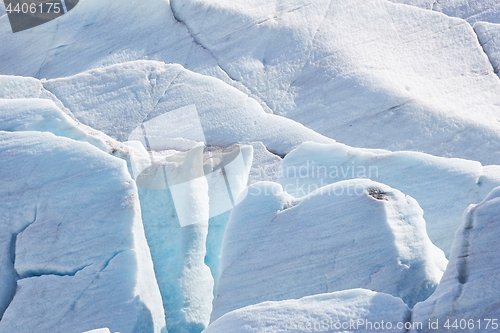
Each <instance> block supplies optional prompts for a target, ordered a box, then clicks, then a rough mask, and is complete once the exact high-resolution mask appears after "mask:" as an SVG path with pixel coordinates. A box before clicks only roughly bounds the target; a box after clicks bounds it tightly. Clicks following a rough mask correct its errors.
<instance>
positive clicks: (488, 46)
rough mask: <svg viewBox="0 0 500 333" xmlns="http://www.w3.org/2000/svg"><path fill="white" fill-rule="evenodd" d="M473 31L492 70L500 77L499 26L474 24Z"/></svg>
mask: <svg viewBox="0 0 500 333" xmlns="http://www.w3.org/2000/svg"><path fill="white" fill-rule="evenodd" d="M499 16H500V9H499ZM499 23H500V22H499ZM474 31H475V32H476V34H477V37H478V39H479V42H480V43H481V46H482V47H483V50H484V52H486V54H487V55H488V58H489V59H490V62H491V65H492V66H493V70H494V71H495V73H497V74H498V75H500V24H492V23H487V22H477V23H476V24H474Z"/></svg>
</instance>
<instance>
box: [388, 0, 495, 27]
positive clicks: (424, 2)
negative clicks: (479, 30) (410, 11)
mask: <svg viewBox="0 0 500 333" xmlns="http://www.w3.org/2000/svg"><path fill="white" fill-rule="evenodd" d="M389 1H392V2H396V3H402V4H406V5H411V6H416V7H420V8H424V9H431V10H434V11H437V12H441V13H443V14H446V15H448V16H454V17H459V18H462V19H464V20H467V21H468V22H469V23H470V24H474V23H476V22H478V21H486V22H492V23H500V3H499V2H498V1H496V0H438V1H436V0H389Z"/></svg>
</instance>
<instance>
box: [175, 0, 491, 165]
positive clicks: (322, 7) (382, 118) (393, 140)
mask: <svg viewBox="0 0 500 333" xmlns="http://www.w3.org/2000/svg"><path fill="white" fill-rule="evenodd" d="M172 8H173V9H174V14H175V15H176V17H177V18H178V19H180V20H181V21H182V22H184V23H185V24H186V25H187V26H188V27H189V30H190V31H191V34H192V35H193V36H195V38H196V40H197V41H198V42H199V43H200V44H201V45H203V46H204V47H206V48H207V49H209V50H210V51H211V53H212V54H213V55H214V57H215V58H216V59H217V60H218V64H219V65H220V66H221V68H223V69H224V70H225V71H226V72H227V73H229V75H230V76H231V77H232V78H235V79H236V80H238V81H241V82H243V83H244V84H245V86H247V87H249V88H250V89H251V90H252V92H253V93H254V94H255V95H258V96H259V97H261V99H262V100H263V101H265V102H266V103H267V105H269V107H270V108H271V109H272V110H273V111H274V112H275V113H276V114H280V115H283V116H286V117H288V118H291V119H293V120H296V121H298V122H300V123H301V124H303V125H305V126H307V127H309V128H311V129H313V130H315V131H317V132H318V133H321V134H323V135H325V136H328V137H331V138H333V139H335V140H337V141H339V142H343V143H346V144H348V145H351V146H357V147H368V148H384V149H390V150H418V151H423V152H426V153H430V154H434V155H439V156H446V157H449V156H451V157H461V158H466V159H473V160H478V161H480V162H483V163H485V164H494V163H495V162H496V161H497V160H498V159H499V156H500V155H497V154H498V152H499V151H500V149H499V148H500V127H499V126H500V125H498V119H500V106H499V105H500V94H499V92H500V81H499V80H498V77H497V76H496V75H495V74H494V73H493V70H492V68H491V65H490V63H489V61H488V58H487V57H486V55H485V54H484V52H483V50H482V48H481V46H480V44H479V43H478V40H477V36H476V34H475V33H474V31H473V29H472V27H471V26H470V25H469V24H468V23H467V22H465V21H463V20H460V19H456V18H450V17H447V16H445V15H442V14H439V13H434V12H431V11H426V10H421V9H418V8H414V7H411V6H402V5H398V4H392V3H389V2H387V1H383V0H368V1H367V0H353V1H341V0H333V1H330V0H321V1H314V2H313V1H310V2H305V1H303V0H295V1H287V2H286V3H283V2H282V1H279V0H274V1H264V2H263V1H244V0H220V1H217V2H213V1H207V0H197V1H194V0H190V1H179V0H172ZM221 22H224V24H221ZM318 114H320V115H321V116H317V115H318Z"/></svg>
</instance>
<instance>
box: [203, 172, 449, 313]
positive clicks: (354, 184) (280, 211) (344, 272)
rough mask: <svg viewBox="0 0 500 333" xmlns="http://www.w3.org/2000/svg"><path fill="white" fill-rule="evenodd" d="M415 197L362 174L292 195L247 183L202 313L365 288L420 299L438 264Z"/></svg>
mask: <svg viewBox="0 0 500 333" xmlns="http://www.w3.org/2000/svg"><path fill="white" fill-rule="evenodd" d="M422 214H423V212H422V210H421V209H420V207H419V206H418V203H417V202H416V201H415V200H414V199H413V198H411V197H409V196H405V195H404V194H403V193H401V192H400V191H398V190H395V189H392V188H390V187H389V186H386V185H383V184H380V183H376V182H373V181H370V180H367V179H356V180H347V181H342V182H338V183H335V184H332V185H329V186H325V187H322V188H320V189H318V190H317V191H315V192H313V193H311V194H309V195H308V196H305V197H303V198H300V199H294V198H293V197H291V196H289V195H288V194H287V193H286V192H283V190H282V187H281V185H279V184H275V183H270V182H262V183H256V184H254V185H252V186H250V187H249V188H248V192H247V193H246V196H245V197H244V199H243V201H242V202H241V203H240V204H239V205H238V206H236V207H235V208H234V210H233V213H232V215H231V219H230V221H229V224H228V227H227V230H226V235H225V238H224V243H223V251H222V264H221V272H222V273H221V277H220V279H219V287H218V290H217V298H216V300H215V303H214V310H213V313H212V320H216V319H217V318H219V317H220V316H222V315H223V314H225V313H228V312H230V311H232V310H235V309H238V308H241V307H244V306H248V305H251V304H257V303H260V302H263V301H280V300H284V299H291V298H300V297H304V296H308V295H314V294H319V293H326V292H333V291H340V290H347V289H353V288H366V289H370V290H373V291H377V292H384V293H388V294H391V295H393V296H397V297H400V298H402V299H403V301H404V302H405V303H406V304H408V305H409V306H413V305H414V304H415V303H417V302H419V301H423V300H425V299H426V298H427V297H429V296H430V295H431V294H432V292H433V291H434V289H435V288H436V286H437V284H438V283H439V280H440V278H441V276H442V274H443V271H444V269H445V267H446V263H447V261H446V259H445V257H444V253H443V252H442V251H441V250H440V249H438V248H437V247H435V246H434V245H433V244H432V243H431V241H430V240H429V238H428V236H427V233H426V231H425V221H424V219H423V217H422Z"/></svg>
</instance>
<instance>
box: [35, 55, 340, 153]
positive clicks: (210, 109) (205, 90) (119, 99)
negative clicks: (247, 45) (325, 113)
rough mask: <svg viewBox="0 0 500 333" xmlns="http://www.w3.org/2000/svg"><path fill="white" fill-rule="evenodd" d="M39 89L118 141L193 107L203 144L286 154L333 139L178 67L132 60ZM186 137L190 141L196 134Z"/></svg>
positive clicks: (52, 82)
mask: <svg viewBox="0 0 500 333" xmlns="http://www.w3.org/2000/svg"><path fill="white" fill-rule="evenodd" d="M44 87H45V89H47V90H49V91H50V92H51V93H53V94H54V95H55V96H57V98H58V99H59V100H61V102H62V103H63V104H64V105H65V106H66V107H67V108H68V109H69V110H71V113H72V114H73V115H74V117H75V118H76V119H78V120H79V121H80V122H82V123H83V124H86V125H88V126H90V127H92V128H95V129H97V130H100V131H102V132H104V133H106V134H108V135H109V136H111V137H113V138H115V139H117V140H119V141H127V140H129V139H133V140H137V138H136V137H135V135H136V132H134V131H136V129H137V128H138V127H139V126H141V124H143V123H145V122H148V121H149V120H152V119H155V118H158V117H161V116H162V115H165V114H166V113H168V112H171V111H173V112H174V113H175V114H176V115H175V117H174V116H172V118H171V119H175V118H176V117H181V116H182V115H183V113H182V112H179V111H182V110H185V111H187V112H188V113H189V112H190V111H189V110H190V108H192V107H193V106H194V107H195V108H196V110H197V113H198V117H197V118H196V119H198V118H199V120H200V124H201V127H202V129H203V134H204V139H205V140H206V143H207V144H208V145H221V143H222V144H233V143H250V142H254V141H261V142H263V143H264V145H265V146H266V147H267V148H268V149H269V150H270V151H272V152H276V153H279V154H286V153H288V152H289V151H290V150H291V149H292V148H293V147H295V146H297V145H298V144H300V143H302V142H304V141H315V142H322V143H329V142H334V140H331V139H328V138H326V137H324V136H321V135H319V134H317V133H315V132H314V131H312V130H310V129H308V128H306V127H304V126H302V125H300V124H298V123H296V122H294V121H292V120H289V119H286V118H283V117H279V116H276V115H272V114H268V113H266V112H264V110H263V109H262V107H261V106H260V104H259V103H257V102H256V101H255V100H254V99H252V98H250V97H248V95H246V94H244V93H242V92H240V91H238V90H237V89H235V88H233V87H231V86H229V85H227V84H226V83H224V82H222V81H221V80H218V79H216V78H213V77H209V76H204V75H200V74H196V73H193V72H190V71H188V70H186V69H184V68H183V67H182V66H180V65H167V64H164V63H160V62H155V61H136V62H130V63H125V64H120V65H114V66H109V67H106V68H103V69H99V70H92V71H88V72H84V73H81V74H78V75H75V76H72V77H68V78H62V79H54V80H49V81H47V82H45V83H44ZM132 133H134V135H133V136H132V137H131V134H132ZM193 133H194V132H193ZM193 133H192V134H191V135H194V134H193ZM170 139H175V138H170ZM187 139H191V141H196V139H200V135H196V136H194V137H191V138H187ZM164 145H165V143H164ZM158 148H160V149H167V147H166V146H162V147H158ZM168 148H179V147H176V146H170V147H168Z"/></svg>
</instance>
